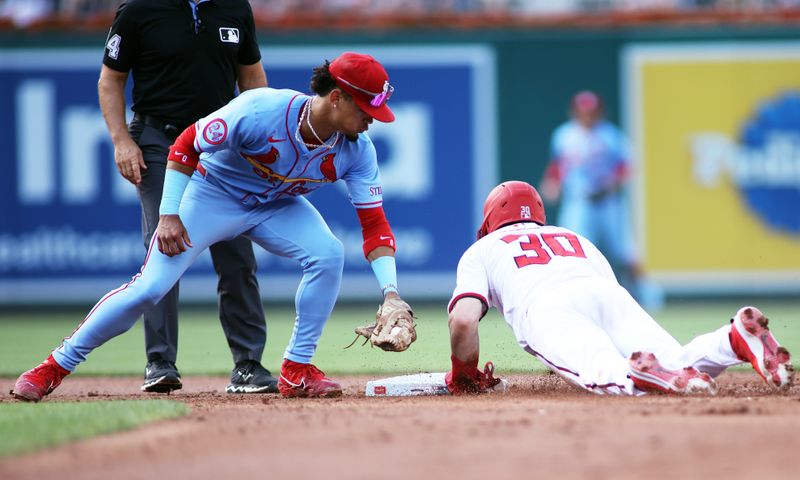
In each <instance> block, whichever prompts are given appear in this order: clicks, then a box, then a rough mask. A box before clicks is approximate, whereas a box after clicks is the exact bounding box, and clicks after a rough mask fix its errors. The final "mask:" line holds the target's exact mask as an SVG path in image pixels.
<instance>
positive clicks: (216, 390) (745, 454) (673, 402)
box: [0, 372, 800, 480]
mask: <svg viewBox="0 0 800 480" xmlns="http://www.w3.org/2000/svg"><path fill="white" fill-rule="evenodd" d="M337 380H339V381H341V382H342V384H343V385H344V386H345V395H344V397H343V398H341V399H333V400H303V399H292V400H286V399H282V398H280V397H278V396H276V395H249V396H238V395H226V394H224V393H221V390H222V389H223V388H224V387H225V385H226V379H224V378H212V377H189V378H187V379H185V390H181V391H179V392H176V393H175V394H173V395H171V396H170V398H172V399H174V400H179V401H182V402H186V403H187V404H189V405H190V406H191V407H192V409H193V412H192V414H191V415H189V416H188V417H184V418H182V419H178V420H172V421H167V422H162V423H159V424H154V425H150V426H145V427H142V428H139V429H137V430H134V431H129V432H124V433H119V434H114V435H108V436H104V437H100V438H95V439H92V440H88V441H83V442H78V443H75V444H71V445H66V446H63V447H59V448H54V449H50V450H47V451H44V452H40V453H36V454H31V455H25V456H21V457H15V458H10V459H6V460H4V461H0V478H2V479H4V480H11V479H41V478H58V479H60V480H67V479H73V478H74V479H87V480H91V479H98V480H99V479H103V480H106V479H134V478H159V477H160V478H167V479H173V478H175V479H178V478H191V479H225V478H234V476H235V477H239V478H263V479H268V478H275V479H286V478H293V479H295V478H300V479H302V478H325V479H339V478H354V479H378V478H380V479H418V478H431V479H460V480H461V479H516V478H540V479H551V478H553V479H559V480H569V479H590V478H591V479H612V478H613V479H615V480H625V479H636V480H642V479H645V478H646V479H681V480H685V479H694V478H697V479H699V478H702V479H704V480H711V479H725V480H731V479H752V478H796V477H797V472H798V471H800V459H798V456H797V448H798V445H799V444H800V433H798V432H800V387H798V386H795V387H793V388H792V389H791V390H790V391H789V392H788V393H786V394H780V395H773V394H771V392H770V390H769V389H768V387H767V386H766V385H764V384H763V383H761V380H760V379H758V378H757V377H756V376H755V375H754V374H753V373H750V372H732V373H731V372H729V373H726V374H724V375H723V376H722V377H720V379H719V383H720V394H719V395H718V396H717V397H714V398H710V397H673V396H665V395H653V396H648V397H640V398H616V397H614V398H612V397H599V396H594V395H592V394H588V393H583V392H580V391H577V390H574V389H573V388H571V387H569V386H568V385H567V384H566V383H564V382H563V381H562V380H561V379H559V378H558V377H556V376H554V375H538V376H512V377H510V378H508V380H509V381H510V383H511V389H510V391H509V393H508V394H506V395H484V396H479V397H470V398H453V397H424V398H404V399H397V398H367V397H364V395H363V389H364V386H365V384H366V381H367V380H368V379H367V378H337ZM12 383H13V381H12V380H9V379H2V380H0V387H1V388H2V391H4V392H8V390H9V389H10V387H11V384H12ZM139 385H140V379H139V378H86V377H77V378H69V379H67V380H66V381H65V382H64V384H63V385H62V386H61V387H60V388H59V389H58V391H57V392H56V393H54V394H53V396H52V399H51V400H49V401H66V400H80V401H92V400H98V399H102V400H108V399H123V398H146V395H145V394H139V393H136V392H138V387H139ZM2 401H11V400H10V397H8V396H3V397H2Z"/></svg>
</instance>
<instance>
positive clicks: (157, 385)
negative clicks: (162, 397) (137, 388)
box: [142, 360, 183, 393]
mask: <svg viewBox="0 0 800 480" xmlns="http://www.w3.org/2000/svg"><path fill="white" fill-rule="evenodd" d="M182 387H183V384H182V383H181V374H180V373H178V369H177V368H176V367H175V364H174V363H172V362H170V361H167V360H153V361H152V362H147V366H146V367H145V369H144V385H142V391H143V392H158V393H169V392H171V391H173V390H180V389H181V388H182Z"/></svg>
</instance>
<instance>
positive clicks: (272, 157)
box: [242, 147, 284, 183]
mask: <svg viewBox="0 0 800 480" xmlns="http://www.w3.org/2000/svg"><path fill="white" fill-rule="evenodd" d="M242 156H243V157H244V158H245V160H247V161H248V162H249V163H250V165H252V166H253V173H255V174H256V175H258V176H259V177H261V178H263V179H264V180H266V181H267V182H269V183H278V182H280V181H282V180H284V177H282V176H280V175H276V174H275V172H274V171H273V170H272V169H271V168H269V167H267V165H270V164H273V163H275V162H276V161H278V158H280V156H281V154H280V152H279V151H278V149H277V148H275V147H272V148H270V149H269V151H268V152H267V153H260V154H258V155H244V154H242Z"/></svg>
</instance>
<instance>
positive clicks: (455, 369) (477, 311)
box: [445, 297, 500, 395]
mask: <svg viewBox="0 0 800 480" xmlns="http://www.w3.org/2000/svg"><path fill="white" fill-rule="evenodd" d="M485 308H486V307H485V305H484V304H483V302H482V301H480V300H478V299H477V298H473V297H464V298H460V299H458V300H457V301H456V303H455V304H453V308H452V309H451V310H450V316H449V318H448V323H449V326H450V349H451V352H452V354H451V355H450V361H451V363H452V370H451V371H450V372H448V373H447V375H445V383H446V384H447V389H448V390H450V393H452V394H454V395H459V394H465V393H481V392H485V391H487V390H489V389H491V388H492V387H494V386H495V385H497V384H498V383H500V379H499V378H495V377H494V375H493V373H494V365H493V364H492V362H487V363H486V366H485V367H484V370H483V372H481V371H480V370H478V358H479V356H480V343H479V340H478V322H479V321H480V319H481V318H482V317H483V315H484V313H485V311H484V310H485Z"/></svg>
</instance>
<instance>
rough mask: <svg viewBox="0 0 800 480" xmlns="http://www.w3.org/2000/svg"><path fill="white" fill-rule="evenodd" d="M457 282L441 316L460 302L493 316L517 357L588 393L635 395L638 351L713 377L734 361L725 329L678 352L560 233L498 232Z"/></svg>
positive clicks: (584, 245) (576, 242)
mask: <svg viewBox="0 0 800 480" xmlns="http://www.w3.org/2000/svg"><path fill="white" fill-rule="evenodd" d="M457 275H458V278H457V281H456V288H455V291H454V292H453V297H452V299H451V300H450V304H449V310H452V309H453V306H454V305H455V303H456V302H457V301H458V300H459V299H461V298H464V297H474V298H477V299H479V300H481V301H482V302H483V303H484V304H485V305H487V306H488V307H496V308H497V309H498V310H500V312H502V314H503V317H504V318H505V320H506V322H507V323H508V324H509V326H511V329H512V330H513V331H514V335H515V337H516V339H517V342H518V343H519V345H520V346H521V347H522V348H523V349H524V350H525V351H527V352H528V353H530V354H531V355H534V356H536V357H537V358H539V359H540V360H541V361H542V362H544V363H545V365H547V366H548V367H549V368H550V369H551V370H553V371H554V372H556V373H558V374H559V375H561V376H562V377H564V378H565V379H566V380H568V381H570V382H571V383H573V384H575V385H577V386H579V387H581V388H584V389H586V390H589V391H592V392H594V393H601V394H605V393H607V394H628V395H631V394H639V393H640V392H639V391H638V390H636V389H635V388H634V386H633V382H632V381H631V379H630V378H629V373H630V370H629V363H628V358H629V357H630V355H631V354H632V353H633V352H636V351H646V352H651V353H654V354H655V355H656V356H657V357H658V358H659V360H660V361H661V364H662V365H664V366H665V367H666V368H670V369H677V368H683V367H685V366H690V365H691V366H694V367H695V368H699V369H701V370H702V371H705V372H708V373H710V374H712V375H717V374H719V373H720V372H721V371H722V370H724V369H725V368H726V367H727V366H730V365H734V364H736V363H738V362H739V360H738V359H737V358H736V356H735V354H733V352H732V350H731V349H730V346H729V345H728V342H727V335H728V331H729V330H730V328H729V327H728V326H727V325H724V326H722V327H721V328H720V329H718V330H716V331H714V332H711V333H708V334H705V335H701V336H700V337H697V338H696V339H695V340H693V341H692V342H690V343H689V344H688V345H686V346H681V345H680V344H679V343H678V341H677V340H675V339H674V338H673V337H672V336H671V335H670V334H669V333H668V332H667V331H666V330H664V329H663V328H662V327H661V326H660V325H659V324H658V323H656V321H655V320H653V318H652V317H650V315H648V314H647V312H645V311H644V310H643V309H642V308H641V307H640V306H639V304H637V303H636V301H635V300H634V299H633V298H632V297H631V296H630V294H629V293H628V292H627V291H626V290H625V289H624V288H622V287H621V286H620V285H619V283H618V282H617V281H616V278H615V277H614V273H613V272H612V270H611V266H610V265H609V264H608V261H607V260H606V259H605V257H604V256H603V255H602V254H601V253H600V251H599V250H598V249H597V248H596V247H595V246H594V245H593V244H592V243H591V242H590V241H588V240H587V239H586V238H584V237H582V236H580V235H578V234H577V233H575V232H573V231H571V230H568V229H566V228H562V227H556V226H540V225H538V224H535V223H516V224H513V225H508V226H506V227H503V228H500V229H498V230H496V231H494V232H492V233H490V234H488V235H486V236H485V237H483V238H482V239H480V240H478V241H477V242H475V243H474V244H473V245H472V246H471V247H470V248H469V249H468V250H467V251H466V252H465V253H464V255H463V256H462V257H461V261H460V262H459V264H458V274H457Z"/></svg>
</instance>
